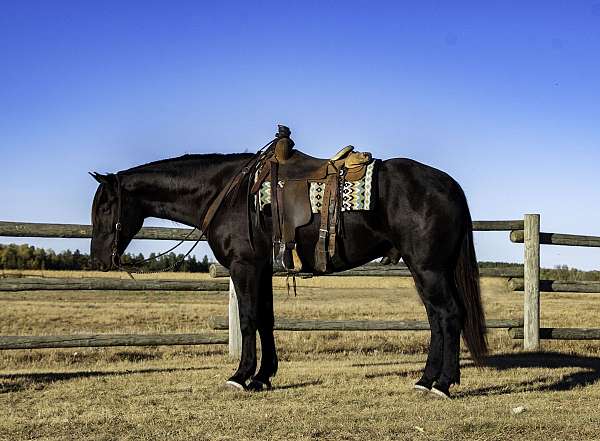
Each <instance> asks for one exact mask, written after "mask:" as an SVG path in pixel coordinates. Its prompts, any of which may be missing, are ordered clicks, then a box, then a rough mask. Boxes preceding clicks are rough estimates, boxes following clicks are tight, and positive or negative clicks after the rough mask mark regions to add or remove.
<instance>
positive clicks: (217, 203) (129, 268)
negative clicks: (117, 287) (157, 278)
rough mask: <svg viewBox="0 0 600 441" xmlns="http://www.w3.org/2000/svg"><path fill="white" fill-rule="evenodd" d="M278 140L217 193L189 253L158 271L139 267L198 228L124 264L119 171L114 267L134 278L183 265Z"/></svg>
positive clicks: (263, 150) (271, 143) (203, 216)
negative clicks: (151, 252) (228, 198)
mask: <svg viewBox="0 0 600 441" xmlns="http://www.w3.org/2000/svg"><path fill="white" fill-rule="evenodd" d="M277 140H278V138H277V137H276V138H275V139H273V140H271V141H269V142H268V143H267V144H265V145H264V146H263V147H262V148H261V149H259V150H258V151H257V152H256V154H255V155H254V156H252V158H250V159H249V160H248V161H247V162H246V163H245V164H244V166H243V167H242V168H241V169H240V171H239V172H238V173H236V175H235V176H234V177H233V178H232V179H231V180H230V181H229V183H228V184H227V185H226V186H225V187H224V188H223V189H222V190H221V191H220V192H219V193H218V194H217V196H216V197H215V198H214V199H213V201H212V202H211V203H210V205H209V206H208V207H207V208H206V209H205V210H204V213H203V214H202V217H201V219H202V223H201V225H202V227H201V234H200V236H199V237H198V239H197V240H196V242H195V243H194V245H192V247H191V248H190V249H189V250H188V251H187V253H185V255H183V256H182V257H181V258H180V259H177V260H176V261H175V262H174V263H173V264H171V265H169V266H168V267H167V268H163V269H161V270H158V271H145V270H143V269H141V268H140V267H139V265H141V264H144V263H146V262H149V261H152V260H156V259H158V258H159V257H161V256H164V255H165V254H168V253H170V252H171V251H173V250H174V249H176V248H178V247H179V246H180V245H181V244H183V242H185V241H187V240H188V239H189V238H190V237H191V236H192V234H193V233H194V232H195V231H196V230H198V228H197V227H194V229H192V230H191V231H190V232H189V233H188V234H187V235H186V236H185V237H184V238H183V239H181V240H180V241H179V243H177V244H176V245H175V246H173V247H171V248H169V249H168V250H167V251H163V252H162V253H160V254H157V255H155V256H152V257H148V258H147V259H143V260H140V261H137V262H135V263H134V264H132V265H129V264H128V265H125V264H123V263H122V262H121V256H120V255H119V249H118V247H119V239H120V237H121V230H122V229H123V226H122V224H121V215H122V199H123V191H122V187H121V180H120V178H119V174H118V173H116V174H114V176H115V181H116V183H117V219H116V222H115V224H114V225H115V234H114V236H113V241H112V245H111V263H112V264H113V265H114V267H115V268H117V269H119V270H121V271H125V272H126V273H127V274H129V277H131V278H133V276H132V274H151V273H160V272H166V271H170V270H173V269H175V268H177V267H178V266H179V265H181V264H182V263H183V261H184V260H185V259H186V258H187V257H188V256H189V255H190V254H191V253H192V251H193V250H194V248H196V246H197V245H198V244H199V243H200V241H201V240H202V239H203V238H204V237H205V236H206V233H207V231H208V229H209V227H210V224H211V222H212V220H213V219H214V217H215V215H216V214H217V211H218V210H219V208H220V207H221V205H222V204H223V201H224V200H225V198H226V197H227V196H229V194H231V192H232V191H233V190H234V189H236V188H238V187H239V185H240V184H241V183H242V182H243V180H244V177H246V176H247V175H249V174H251V172H254V171H255V170H256V167H257V165H259V164H260V163H261V161H262V159H263V158H264V157H265V155H267V153H268V150H269V149H268V148H267V147H271V146H273V145H274V144H275V143H276V141H277ZM265 148H267V150H266V151H265ZM251 242H252V241H251Z"/></svg>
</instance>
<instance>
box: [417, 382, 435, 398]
mask: <svg viewBox="0 0 600 441" xmlns="http://www.w3.org/2000/svg"><path fill="white" fill-rule="evenodd" d="M413 390H414V391H415V392H416V393H418V394H421V395H424V394H426V393H429V392H431V389H429V388H428V387H426V386H423V385H422V384H419V383H417V384H415V385H414V386H413Z"/></svg>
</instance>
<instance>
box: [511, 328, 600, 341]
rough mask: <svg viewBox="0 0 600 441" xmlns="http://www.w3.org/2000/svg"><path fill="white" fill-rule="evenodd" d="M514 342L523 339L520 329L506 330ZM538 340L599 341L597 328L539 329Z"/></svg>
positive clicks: (599, 334)
mask: <svg viewBox="0 0 600 441" xmlns="http://www.w3.org/2000/svg"><path fill="white" fill-rule="evenodd" d="M508 333H509V335H510V336H511V337H512V338H514V339H515V340H522V339H523V338H524V334H523V329H522V328H513V329H509V330H508ZM540 338H541V339H543V340H600V329H598V328H540Z"/></svg>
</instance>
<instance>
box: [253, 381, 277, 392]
mask: <svg viewBox="0 0 600 441" xmlns="http://www.w3.org/2000/svg"><path fill="white" fill-rule="evenodd" d="M247 389H248V390H251V391H254V392H261V391H263V390H270V389H271V382H270V381H267V382H263V381H260V380H256V379H252V380H251V381H250V383H249V384H248V387H247Z"/></svg>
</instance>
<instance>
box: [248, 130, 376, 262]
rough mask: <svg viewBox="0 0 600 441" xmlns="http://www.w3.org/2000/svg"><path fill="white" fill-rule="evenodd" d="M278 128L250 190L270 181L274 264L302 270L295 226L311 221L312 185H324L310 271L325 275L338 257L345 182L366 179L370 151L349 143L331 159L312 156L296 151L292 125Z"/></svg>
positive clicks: (257, 188) (253, 192) (254, 190)
mask: <svg viewBox="0 0 600 441" xmlns="http://www.w3.org/2000/svg"><path fill="white" fill-rule="evenodd" d="M278 127H279V130H278V132H277V134H276V139H275V141H273V144H272V145H271V146H270V147H269V149H267V150H266V151H265V154H264V155H263V157H262V159H261V161H260V163H259V164H258V166H257V172H256V178H255V181H254V184H253V186H252V188H251V194H253V195H256V193H257V192H258V191H259V190H260V187H261V186H262V185H263V183H264V182H270V184H271V214H272V223H273V256H274V257H273V258H274V262H280V263H281V264H282V265H283V267H284V268H285V269H286V270H287V271H289V272H291V273H296V272H299V271H301V270H302V262H301V260H300V257H299V255H298V252H297V250H296V229H297V228H299V227H301V226H304V225H307V224H308V223H310V221H311V219H312V214H313V213H312V208H311V202H310V184H311V182H319V183H325V188H324V191H323V194H322V204H321V209H320V217H321V223H320V227H319V239H318V242H317V245H316V249H315V264H314V269H315V270H316V271H318V272H320V273H326V272H327V270H328V263H329V262H330V261H332V262H334V261H335V260H336V259H338V257H337V254H336V236H337V234H338V231H339V226H340V222H339V220H340V218H341V215H340V214H341V213H340V212H341V210H342V203H343V189H344V182H346V181H358V180H360V179H362V178H363V177H364V175H365V172H366V168H367V165H368V164H369V163H370V162H371V154H370V153H361V152H355V151H354V147H353V146H347V147H344V148H343V149H341V150H340V151H339V152H338V153H336V154H335V155H334V156H332V157H331V158H330V159H319V158H314V157H312V156H309V155H306V154H304V153H302V152H300V151H298V150H294V149H293V147H294V141H292V139H291V138H290V135H291V131H290V129H289V128H288V127H286V126H282V125H280V126H278Z"/></svg>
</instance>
